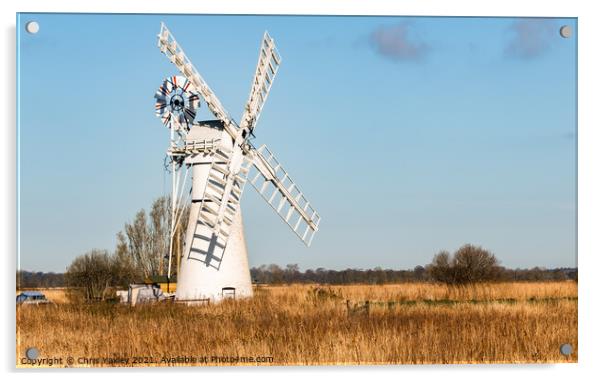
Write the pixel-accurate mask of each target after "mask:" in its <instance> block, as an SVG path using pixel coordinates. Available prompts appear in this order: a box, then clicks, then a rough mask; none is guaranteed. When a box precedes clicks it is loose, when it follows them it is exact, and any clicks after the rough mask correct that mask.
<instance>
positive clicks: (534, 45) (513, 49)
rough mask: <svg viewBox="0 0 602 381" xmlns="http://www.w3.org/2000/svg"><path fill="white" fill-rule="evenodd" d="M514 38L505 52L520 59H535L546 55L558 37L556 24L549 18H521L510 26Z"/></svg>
mask: <svg viewBox="0 0 602 381" xmlns="http://www.w3.org/2000/svg"><path fill="white" fill-rule="evenodd" d="M510 31H511V33H512V39H511V40H510V41H509V42H508V44H507V45H506V49H505V54H506V55H507V56H508V57H513V58H518V59H525V60H529V59H533V58H537V57H540V56H542V55H544V54H545V53H546V52H547V51H548V50H549V49H550V47H551V45H552V43H553V41H554V38H555V37H556V34H557V33H556V32H557V31H556V25H555V23H554V22H553V21H552V20H549V19H519V20H516V21H514V22H513V23H512V25H511V26H510Z"/></svg>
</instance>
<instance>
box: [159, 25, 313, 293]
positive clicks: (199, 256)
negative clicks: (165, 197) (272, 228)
mask: <svg viewBox="0 0 602 381" xmlns="http://www.w3.org/2000/svg"><path fill="white" fill-rule="evenodd" d="M158 37H159V43H158V46H159V49H160V50H161V52H162V53H164V54H165V55H166V56H167V58H168V59H169V60H170V61H171V62H172V63H173V64H174V65H175V66H176V67H177V69H178V70H179V71H180V73H181V74H182V76H174V77H169V78H167V79H166V80H165V81H164V82H163V85H162V86H161V87H160V88H159V90H158V91H157V93H156V95H155V98H156V104H155V107H156V112H157V114H158V115H159V116H160V117H161V119H162V121H163V123H164V124H165V125H166V126H168V127H169V128H170V131H171V139H170V147H169V149H168V151H167V153H168V157H169V158H170V159H171V167H172V202H173V204H172V211H173V214H172V219H171V221H172V224H171V237H172V238H173V237H174V235H175V232H176V228H175V227H176V226H177V224H178V221H179V220H180V218H181V217H182V216H181V214H182V211H183V210H184V209H183V208H182V206H183V205H184V204H185V203H187V200H184V199H183V197H182V196H183V190H184V188H185V184H186V179H187V177H188V173H189V171H192V191H191V192H190V195H191V208H190V216H189V222H188V230H187V232H186V235H185V244H184V250H183V252H182V258H181V265H180V269H179V271H178V286H177V290H176V299H178V300H180V301H187V302H189V303H192V302H194V301H207V300H210V301H219V300H221V299H222V298H225V297H231V296H235V297H237V298H238V297H248V296H251V295H252V294H253V289H252V286H251V277H250V272H249V264H248V259H247V248H246V243H245V237H244V231H243V223H242V217H241V212H240V208H239V204H240V198H241V196H242V192H243V188H244V185H245V183H246V182H247V180H248V181H249V182H250V183H251V185H252V186H253V187H254V188H255V189H256V190H257V192H259V194H260V195H261V196H262V197H263V198H264V199H265V200H266V201H267V202H268V204H270V206H272V208H273V209H274V210H275V211H276V213H277V214H278V215H279V216H280V217H282V219H283V220H284V221H285V222H286V223H287V224H288V225H289V226H290V227H291V229H292V230H293V231H294V232H295V233H296V234H297V235H298V236H299V238H300V239H301V240H302V241H303V242H304V243H305V244H306V245H307V246H309V245H310V244H311V241H312V238H313V236H314V233H315V232H316V231H317V230H318V224H319V222H320V216H319V215H318V213H317V212H316V210H315V209H314V208H313V207H312V206H311V205H310V203H309V201H308V200H307V199H306V198H305V196H304V195H303V193H302V192H301V191H300V189H299V188H298V187H297V185H296V184H295V183H294V182H293V181H292V180H291V178H290V176H289V175H288V173H287V172H286V171H285V170H284V168H283V167H282V165H281V164H280V163H279V162H278V161H277V160H276V158H275V157H274V155H273V154H272V153H271V152H270V151H269V150H268V149H267V147H266V146H265V145H262V146H261V147H259V148H255V147H254V146H253V145H252V144H251V142H250V141H249V138H250V137H251V136H253V130H254V128H255V125H256V123H257V120H258V118H259V115H260V113H261V110H262V108H263V105H264V103H265V100H266V99H267V96H268V94H269V91H270V88H271V86H272V83H273V81H274V77H275V75H276V72H277V70H278V66H279V65H280V56H279V54H278V52H277V50H276V46H275V45H274V40H273V39H272V38H271V37H270V36H269V35H268V33H267V32H266V33H265V34H264V36H263V40H262V42H261V47H260V50H259V60H258V63H257V68H256V70H255V77H254V78H253V82H252V86H251V94H250V96H249V100H248V101H247V104H246V106H245V108H244V113H243V116H242V119H241V121H240V124H238V123H236V122H235V121H234V120H233V119H232V118H231V117H230V116H229V114H228V113H227V112H226V110H225V109H224V107H223V106H222V105H221V103H220V101H219V99H218V98H217V97H216V96H215V94H214V93H213V91H211V89H210V88H209V86H208V85H207V83H206V82H205V81H204V80H203V78H202V77H201V75H200V74H199V73H198V71H197V70H196V69H195V67H194V66H193V65H192V62H191V61H190V60H189V59H188V57H187V56H186V54H185V53H184V51H183V50H182V48H181V47H180V46H179V45H178V43H177V42H176V40H175V39H174V37H173V35H172V34H171V33H170V31H169V30H168V29H167V27H166V26H165V24H163V23H161V31H160V33H159V36H158ZM200 98H202V99H203V100H204V101H205V103H206V104H207V107H208V108H209V111H211V113H213V115H214V116H215V117H216V120H210V121H201V122H195V121H194V118H195V116H196V109H197V108H198V107H199V105H200ZM182 172H185V174H184V176H182ZM172 241H173V239H172V240H170V251H169V267H168V268H169V270H168V276H171V267H172V266H171V262H172V252H173V245H172V244H171V242H172Z"/></svg>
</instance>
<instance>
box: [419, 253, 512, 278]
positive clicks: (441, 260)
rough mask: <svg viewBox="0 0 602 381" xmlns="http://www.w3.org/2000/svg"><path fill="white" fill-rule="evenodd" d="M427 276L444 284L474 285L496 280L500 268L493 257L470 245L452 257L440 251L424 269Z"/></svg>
mask: <svg viewBox="0 0 602 381" xmlns="http://www.w3.org/2000/svg"><path fill="white" fill-rule="evenodd" d="M426 270H427V272H428V274H429V276H430V277H431V278H432V279H433V280H435V281H437V282H444V283H475V282H483V281H489V280H496V279H498V277H499V275H500V273H501V267H500V266H499V262H498V260H497V258H496V257H495V255H493V254H492V253H490V252H489V251H487V250H485V249H483V248H481V247H480V246H473V245H470V244H467V245H464V246H462V247H461V248H459V249H458V250H457V251H456V252H455V253H454V256H453V257H450V255H449V253H448V252H447V251H441V252H440V253H438V254H437V255H435V257H434V258H433V261H432V262H431V264H430V265H428V266H427V267H426Z"/></svg>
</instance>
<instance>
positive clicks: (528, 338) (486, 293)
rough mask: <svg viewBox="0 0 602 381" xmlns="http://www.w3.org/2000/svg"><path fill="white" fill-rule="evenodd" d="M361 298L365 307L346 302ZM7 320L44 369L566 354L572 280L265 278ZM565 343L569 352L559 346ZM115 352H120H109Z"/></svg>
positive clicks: (63, 306)
mask: <svg viewBox="0 0 602 381" xmlns="http://www.w3.org/2000/svg"><path fill="white" fill-rule="evenodd" d="M366 301H368V305H369V307H368V308H367V309H365V310H363V309H357V310H356V309H354V308H351V309H350V308H349V306H350V305H351V306H354V305H362V304H365V303H366ZM17 327H18V329H17V366H23V367H28V366H34V365H33V364H30V363H23V361H22V359H23V357H24V352H25V350H26V349H27V348H29V347H36V348H38V350H39V351H40V358H56V359H63V363H62V364H57V363H54V364H52V366H114V365H119V366H145V365H146V366H149V365H150V366H164V365H178V366H183V365H298V364H307V365H316V364H322V365H326V364H425V363H436V364H442V363H443V364H446V363H475V362H478V363H525V362H538V363H549V362H575V361H577V287H576V284H575V283H574V282H553V283H550V282H542V283H497V284H483V285H473V286H462V287H460V286H443V285H435V284H424V283H416V284H399V285H383V286H378V285H346V286H330V287H328V286H317V285H291V286H275V287H271V286H270V287H260V288H258V289H257V290H256V292H255V297H254V298H252V299H247V300H236V301H225V302H223V303H220V304H215V305H208V306H197V307H187V306H184V305H179V304H154V305H143V306H137V307H129V306H126V305H111V304H105V303H97V304H76V303H59V304H54V305H47V306H21V307H17ZM563 343H570V344H571V345H572V346H573V348H574V352H573V354H571V355H570V356H564V355H562V354H561V353H560V351H559V348H560V346H561V345H562V344H563ZM68 358H71V359H73V363H72V364H67V363H66V360H67V359H68ZM116 358H120V359H129V361H128V363H123V362H122V363H119V364H116V363H111V362H110V361H108V360H107V359H116ZM185 358H192V359H194V360H195V361H194V362H185V361H184V359H185ZM80 359H84V360H86V359H104V361H100V362H96V363H94V362H92V363H90V361H88V362H86V361H84V362H83V363H81V362H80ZM136 359H138V360H142V361H135V360H136ZM174 359H175V360H174ZM251 359H252V360H251ZM172 360H173V361H172ZM57 362H58V361H57ZM133 362H136V363H133ZM35 366H49V364H48V363H47V364H38V365H35Z"/></svg>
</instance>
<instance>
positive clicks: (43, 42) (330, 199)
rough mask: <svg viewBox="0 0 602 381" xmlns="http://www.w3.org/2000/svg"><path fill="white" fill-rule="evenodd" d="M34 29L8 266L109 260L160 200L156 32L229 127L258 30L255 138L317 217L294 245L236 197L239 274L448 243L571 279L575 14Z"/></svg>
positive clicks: (248, 196) (23, 42)
mask: <svg viewBox="0 0 602 381" xmlns="http://www.w3.org/2000/svg"><path fill="white" fill-rule="evenodd" d="M33 19H35V20H36V21H38V22H39V24H40V31H39V32H38V33H37V34H35V35H29V34H26V33H24V32H23V33H20V34H19V37H18V38H19V41H18V50H19V65H18V75H19V82H18V83H19V89H18V96H19V105H20V113H19V123H20V124H19V144H20V147H19V155H20V157H19V165H20V167H19V176H20V265H21V268H23V269H28V270H43V271H63V270H64V269H65V267H66V266H67V265H68V264H69V263H70V262H71V260H72V259H73V258H74V257H76V256H77V255H79V254H82V253H84V252H85V251H87V250H89V249H92V248H101V249H109V250H113V248H114V245H115V234H116V233H117V232H118V231H119V230H121V229H122V227H123V224H124V222H126V221H129V220H131V219H132V218H133V216H134V214H135V213H136V211H137V210H139V209H140V208H145V209H148V207H149V206H150V204H151V202H152V200H153V199H155V198H156V197H158V196H161V195H163V194H166V192H167V191H168V190H169V189H170V185H169V184H170V183H169V177H168V175H166V174H165V173H164V170H163V158H164V154H165V150H166V148H167V144H168V134H169V132H168V130H167V129H166V128H164V127H163V126H162V124H161V122H160V121H159V120H158V119H157V118H156V117H155V115H154V112H153V103H154V100H153V94H154V92H155V91H156V89H157V88H158V86H159V85H160V84H161V80H162V79H163V78H164V77H165V76H168V75H172V74H176V73H175V71H174V68H173V67H172V65H171V64H170V63H169V62H168V61H167V59H166V58H165V57H164V56H163V55H162V54H161V53H160V52H159V50H158V49H157V47H156V34H157V33H158V31H159V25H160V22H161V21H164V22H166V23H167V25H168V27H169V28H170V29H171V31H172V33H173V34H174V35H175V37H176V38H177V40H178V42H179V43H180V44H181V45H182V46H183V48H184V49H185V51H186V53H187V55H188V56H189V58H191V59H192V61H193V62H194V63H195V66H196V67H197V69H198V70H199V71H200V72H201V74H202V75H203V76H204V78H205V80H206V81H207V82H208V83H209V84H210V86H211V87H212V88H213V90H214V91H215V92H216V94H217V95H218V97H219V98H220V99H221V101H222V103H223V104H224V106H225V107H226V108H227V109H228V110H229V112H230V114H231V115H232V116H234V117H235V118H239V117H240V115H241V114H242V110H243V106H244V103H245V101H246V99H247V97H248V92H249V89H250V83H251V79H252V76H253V72H254V69H255V65H256V62H257V54H258V47H259V42H260V39H261V36H262V33H263V31H264V30H268V31H269V32H270V34H271V35H272V37H273V38H274V39H275V40H276V44H277V46H278V49H279V52H280V54H281V56H282V58H283V61H282V65H281V67H280V71H279V73H278V76H277V78H276V81H275V83H274V85H273V87H272V91H271V93H270V98H269V100H268V101H267V103H266V106H265V107H264V110H263V113H262V116H261V119H260V121H259V124H258V126H257V129H256V131H255V132H256V136H257V139H256V140H255V143H256V145H259V144H261V143H266V144H267V145H268V147H269V148H270V149H271V150H272V151H273V152H274V153H275V154H276V155H277V157H278V159H279V160H280V161H281V162H282V163H283V164H284V166H285V168H286V169H287V170H288V171H289V172H290V173H291V175H292V177H293V179H294V180H295V181H296V182H297V183H298V185H299V186H300V187H301V189H303V191H304V193H305V194H306V195H307V196H308V197H309V199H310V201H311V202H312V204H313V205H315V207H316V208H317V209H318V211H319V212H320V213H321V215H322V217H323V220H322V224H321V229H320V231H319V232H318V233H317V235H316V237H315V239H314V242H313V244H312V247H311V248H309V249H307V248H305V246H304V245H303V244H302V243H301V242H300V241H299V240H298V239H297V237H296V236H295V235H294V234H293V233H292V232H290V231H289V230H288V227H287V226H286V225H284V224H283V223H282V221H281V220H280V219H279V217H278V216H277V215H276V214H275V213H274V212H273V211H272V210H271V208H270V207H269V206H267V205H265V203H264V201H263V200H262V199H261V197H260V196H259V195H258V194H256V193H255V191H254V190H253V189H252V188H251V187H248V189H247V190H246V191H245V196H244V198H243V214H244V218H245V224H246V225H245V229H246V234H247V243H248V247H249V257H250V264H251V265H252V266H253V265H260V264H269V263H277V264H280V265H284V264H287V263H298V264H299V265H300V266H301V268H316V267H325V268H333V269H343V268H373V267H376V266H380V267H383V268H412V267H414V266H416V265H424V264H426V263H428V262H430V260H431V259H432V257H433V255H434V254H435V253H436V252H437V251H439V250H442V249H446V250H450V251H452V250H455V249H457V248H458V247H459V246H461V245H462V244H464V243H473V244H477V245H482V246H483V247H485V248H487V249H490V250H492V251H493V252H494V253H495V254H496V255H497V256H498V258H499V259H500V260H501V261H502V264H503V265H506V266H509V267H532V266H544V267H557V266H576V248H575V246H576V234H575V233H576V226H575V221H576V202H575V197H576V193H575V188H576V182H575V180H576V159H575V158H576V136H575V135H576V36H575V35H576V28H577V25H576V20H575V19H513V18H427V17H421V18H416V17H408V18H404V17H308V16H304V17H296V16H190V15H186V16H183V15H180V16H178V15H168V16H158V15H85V14H79V15H76V14H70V15H63V14H21V15H20V18H18V24H17V28H18V30H23V25H24V24H25V23H26V22H27V21H29V20H33ZM562 25H570V26H572V29H573V32H574V35H573V37H571V38H568V39H564V38H562V37H560V35H559V33H558V29H559V28H560V26H562ZM201 107H203V105H202V106H201ZM205 112H206V110H205Z"/></svg>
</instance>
